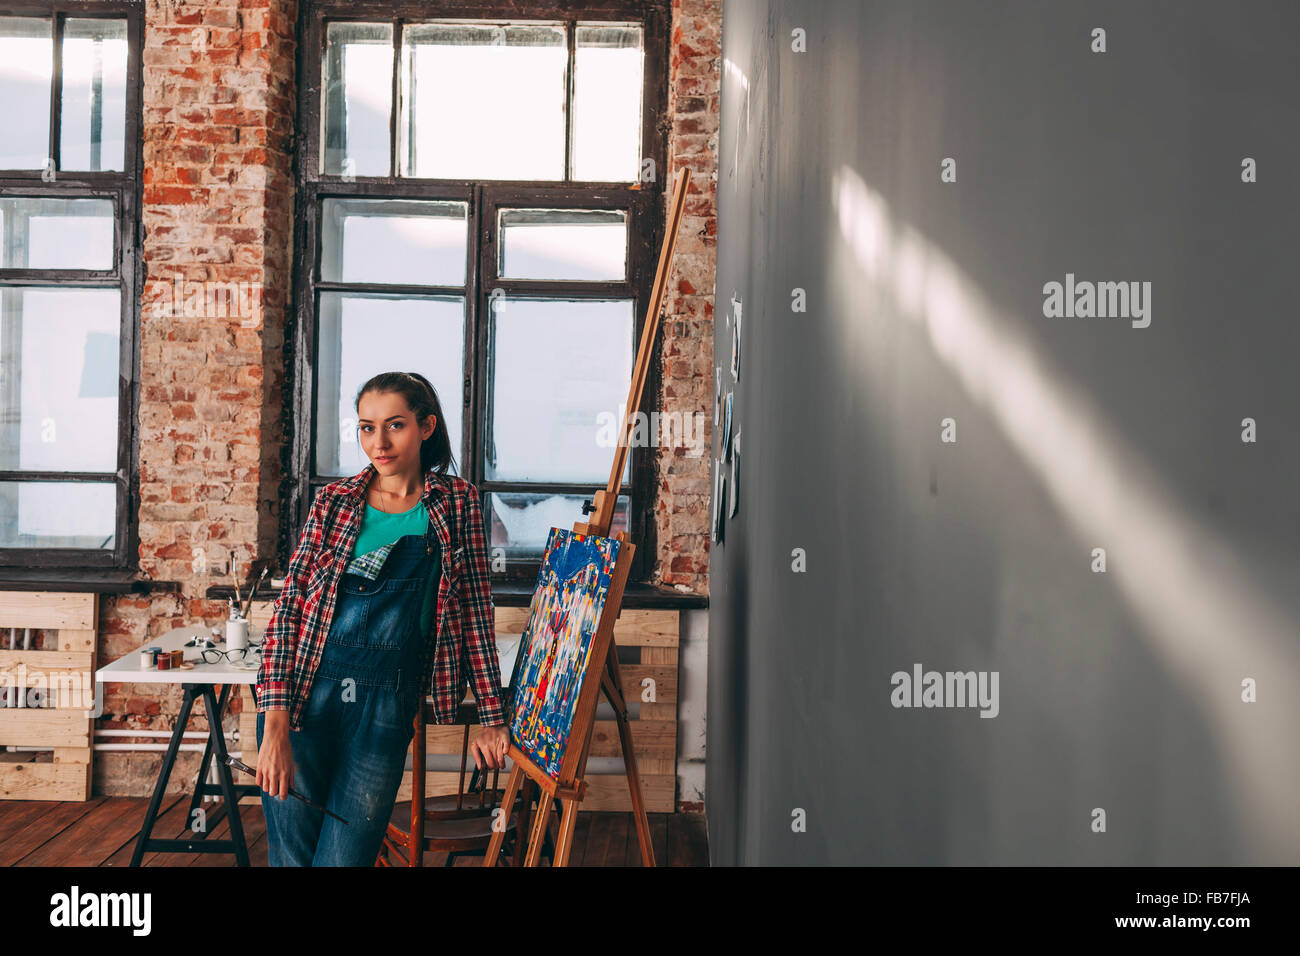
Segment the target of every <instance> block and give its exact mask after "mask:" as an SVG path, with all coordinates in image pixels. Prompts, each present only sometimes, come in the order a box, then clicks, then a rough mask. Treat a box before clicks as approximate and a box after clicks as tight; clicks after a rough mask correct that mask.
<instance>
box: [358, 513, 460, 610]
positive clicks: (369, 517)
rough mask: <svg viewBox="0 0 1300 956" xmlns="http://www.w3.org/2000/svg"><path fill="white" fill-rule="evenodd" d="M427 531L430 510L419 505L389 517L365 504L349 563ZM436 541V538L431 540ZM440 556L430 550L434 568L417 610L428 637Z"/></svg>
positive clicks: (439, 570) (436, 599) (440, 576)
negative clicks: (421, 604)
mask: <svg viewBox="0 0 1300 956" xmlns="http://www.w3.org/2000/svg"><path fill="white" fill-rule="evenodd" d="M428 529H429V509H428V508H426V507H425V506H424V502H423V501H422V502H420V503H419V504H417V505H416V506H415V507H414V508H412V509H411V510H410V511H402V512H398V513H397V514H390V513H389V512H387V511H380V510H379V509H378V508H376V507H374V506H373V505H371V504H367V505H366V510H365V512H364V513H363V514H362V515H361V530H360V531H358V532H357V543H356V546H355V547H354V548H353V550H352V554H350V555H349V556H348V560H351V559H352V558H355V557H356V556H357V555H360V554H366V553H367V552H370V551H374V550H375V549H376V548H382V547H383V546H384V545H386V544H392V543H393V542H394V541H396V540H397V539H398V538H400V537H402V536H403V535H408V534H418V535H423V534H424V533H425V532H426V531H427V530H428ZM434 540H435V541H436V540H437V539H436V538H435V539H434ZM441 572H442V554H441V552H439V550H438V549H437V548H436V547H435V548H434V550H433V569H432V570H431V572H430V574H429V583H428V585H427V586H426V587H425V589H424V605H423V606H422V607H421V609H420V632H421V633H422V634H428V633H429V631H430V629H431V627H432V626H433V612H434V608H435V606H436V605H437V602H438V584H439V582H440V580H441V578H442V574H441Z"/></svg>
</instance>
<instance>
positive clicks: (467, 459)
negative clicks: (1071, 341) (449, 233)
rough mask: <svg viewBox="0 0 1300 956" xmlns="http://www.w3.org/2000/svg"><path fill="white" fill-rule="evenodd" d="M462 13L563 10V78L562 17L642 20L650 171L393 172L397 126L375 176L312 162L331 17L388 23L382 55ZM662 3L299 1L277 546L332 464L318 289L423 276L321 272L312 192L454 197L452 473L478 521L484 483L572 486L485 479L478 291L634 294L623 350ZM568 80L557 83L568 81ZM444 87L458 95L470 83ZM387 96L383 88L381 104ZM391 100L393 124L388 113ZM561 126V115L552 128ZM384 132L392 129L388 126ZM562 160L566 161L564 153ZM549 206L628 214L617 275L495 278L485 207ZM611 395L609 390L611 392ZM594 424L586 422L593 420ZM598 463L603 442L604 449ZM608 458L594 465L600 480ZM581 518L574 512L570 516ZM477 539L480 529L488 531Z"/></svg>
mask: <svg viewBox="0 0 1300 956" xmlns="http://www.w3.org/2000/svg"><path fill="white" fill-rule="evenodd" d="M449 18H458V19H473V20H485V21H489V22H512V23H517V22H527V21H533V20H544V21H564V22H565V24H566V32H567V37H568V56H569V65H570V66H569V75H570V77H572V64H573V57H574V36H575V26H576V24H578V23H590V22H594V21H602V20H604V21H610V22H621V23H629V22H637V23H639V24H640V25H641V26H642V28H643V30H644V34H643V38H644V39H643V44H644V45H643V49H644V73H643V83H642V129H641V150H640V152H641V158H642V162H644V161H645V160H647V159H649V160H651V161H652V162H653V168H654V170H655V171H656V175H655V178H654V181H652V182H643V183H627V184H620V183H588V182H583V181H574V180H567V179H566V180H558V181H555V182H553V183H552V182H549V181H548V182H530V181H519V180H484V181H457V180H446V179H417V178H413V177H408V176H397V175H396V172H397V170H396V155H397V150H398V148H399V147H398V142H397V136H396V135H392V136H391V140H390V144H389V146H390V150H391V157H392V159H391V162H390V169H389V175H388V176H360V175H357V176H343V175H331V174H326V173H321V172H320V168H321V162H320V151H321V142H320V140H321V136H322V133H321V112H322V102H321V90H322V88H323V85H322V78H321V69H322V61H323V58H324V52H325V35H326V27H327V24H328V23H330V22H333V21H353V22H372V23H373V22H391V23H392V24H393V25H394V30H393V47H394V57H395V58H396V57H398V56H399V55H400V48H401V29H402V27H403V26H404V25H405V24H408V23H418V22H427V21H430V20H437V19H449ZM668 20H669V9H668V0H652V2H644V0H605V2H595V3H573V2H539V3H530V4H528V5H526V6H525V5H520V4H517V3H509V2H498V3H485V2H454V0H453V2H443V3H437V4H429V3H411V2H398V3H391V2H374V0H359V2H350V3H348V2H335V0H329V2H311V0H304V3H303V4H302V8H301V10H300V15H299V29H298V35H299V38H300V43H299V47H298V78H299V82H298V114H297V120H296V128H297V143H298V150H297V153H296V156H295V184H296V194H295V195H296V203H295V212H294V304H293V308H292V317H291V323H292V325H293V328H292V330H290V332H289V334H287V335H286V342H288V343H290V345H291V348H292V350H293V351H292V375H291V380H292V393H293V394H292V405H291V411H292V416H291V426H290V427H291V429H292V438H291V440H290V448H289V458H290V474H291V482H290V489H289V494H288V506H287V510H286V513H287V515H288V516H289V519H290V520H289V521H286V522H282V529H281V530H282V539H281V542H280V553H281V555H282V556H287V555H288V554H289V553H290V552H291V551H292V548H293V543H294V542H295V541H296V540H297V537H298V535H299V534H301V529H302V527H303V525H304V524H305V522H306V517H307V513H308V511H309V509H310V506H311V501H312V498H313V497H314V495H315V493H316V491H317V490H319V488H321V487H323V486H324V485H326V484H329V483H330V482H332V481H335V480H337V478H338V476H337V475H319V474H317V473H316V471H315V462H316V447H315V444H316V420H315V419H316V409H317V384H318V382H317V375H316V371H317V337H318V329H317V305H318V301H319V297H320V294H321V293H322V292H331V291H341V290H343V289H346V290H348V291H382V292H398V293H400V292H402V291H403V290H404V289H405V290H407V291H412V292H417V291H418V292H419V293H421V294H424V293H428V292H429V291H430V289H431V288H432V287H403V286H367V285H358V284H356V283H348V284H346V286H344V285H343V284H342V283H334V282H322V281H321V280H320V278H319V263H320V261H321V223H320V212H321V209H322V203H323V201H324V200H326V199H331V198H358V197H370V198H391V199H404V198H409V199H425V200H442V201H458V202H463V203H466V204H467V206H468V226H469V233H468V234H469V236H470V239H471V241H470V242H469V243H468V248H467V259H468V261H467V263H466V285H465V296H466V312H467V320H466V322H465V329H464V356H465V370H464V372H465V374H464V381H463V383H462V384H463V390H462V394H461V395H459V396H456V395H445V394H444V395H440V398H441V399H442V403H443V411H444V414H446V415H452V414H455V408H456V404H455V403H456V401H457V400H459V401H460V404H461V408H460V413H461V416H462V436H463V441H462V447H461V448H457V449H454V454H455V456H456V461H457V465H458V466H459V474H460V475H461V476H462V477H464V478H466V479H467V480H469V481H471V482H472V483H473V484H475V485H476V486H477V487H478V488H479V490H480V492H481V494H482V497H483V502H484V519H485V521H487V522H488V523H489V528H490V523H491V520H492V518H491V514H490V502H491V500H492V499H491V494H492V493H493V492H506V493H509V492H511V491H524V492H529V493H540V494H547V493H567V494H574V493H576V492H575V490H574V488H573V486H572V484H571V483H562V484H561V483H540V482H507V481H497V480H491V481H488V480H485V478H484V447H485V443H486V440H487V430H488V420H487V412H488V409H489V402H490V396H489V394H488V392H489V389H490V385H491V381H490V375H489V372H488V368H489V365H490V363H491V356H490V355H489V354H488V348H487V346H488V331H489V311H488V310H489V301H490V297H491V296H492V294H493V292H494V291H496V290H500V292H498V293H497V294H498V295H500V294H502V293H506V294H510V293H519V294H529V293H538V294H542V295H545V296H547V297H566V298H567V297H573V298H596V299H599V298H602V297H605V298H608V297H609V296H611V295H618V296H623V297H626V298H630V299H632V300H633V301H634V307H633V308H634V321H633V328H632V340H631V342H630V343H629V348H630V350H631V354H632V356H633V360H635V353H636V348H637V345H638V343H639V341H640V336H641V330H642V326H643V322H644V320H645V315H644V312H645V309H646V307H647V304H648V303H649V301H650V293H651V288H652V285H653V281H654V272H655V269H656V266H657V257H658V248H659V245H660V243H661V239H662V235H663V229H664V211H663V201H664V199H663V197H664V190H665V180H666V170H667V142H666V134H667V117H666V113H667V52H668V34H667V30H668ZM570 85H571V82H570ZM456 95H462V96H472V95H473V89H472V87H467V88H466V89H463V90H459V91H457V93H456ZM395 102H396V93H395V95H394V103H395ZM396 112H397V111H396V108H395V107H394V108H393V114H394V117H393V123H394V124H395V123H396V115H395V114H396ZM567 126H569V124H566V127H567ZM395 133H396V130H395V129H394V130H393V134H395ZM565 136H566V146H565V149H566V158H567V154H568V152H569V150H570V149H571V146H570V144H569V139H570V137H571V128H569V129H566V133H565ZM566 168H567V164H566ZM516 206H521V207H534V206H542V207H545V206H551V207H558V208H565V209H615V210H622V211H624V212H626V215H627V217H628V250H627V254H628V260H627V275H626V278H625V279H624V280H623V281H617V282H565V281H555V280H543V281H537V280H521V279H502V278H500V277H498V275H497V268H496V264H497V251H498V244H499V243H498V236H497V223H498V216H497V211H498V210H499V209H501V208H504V207H516ZM659 381H660V371H659V368H658V363H651V372H650V376H649V380H648V382H647V388H646V389H645V392H644V396H645V397H644V398H643V401H642V408H643V409H645V408H646V406H647V405H648V404H649V402H650V401H651V396H654V395H656V394H658V391H659V387H658V386H659ZM620 401H621V398H620ZM593 430H594V428H593ZM654 452H655V449H654V448H645V447H633V448H631V449H629V457H630V461H631V483H630V486H629V484H627V483H626V482H625V483H624V484H623V486H622V488H621V489H620V501H622V500H624V498H625V497H626V499H627V501H628V503H629V508H628V514H627V521H628V531H629V534H630V535H631V536H632V537H633V539H634V540H637V541H645V540H646V532H647V531H648V530H652V529H653V498H654V491H655V481H654V474H653V472H654ZM609 454H610V466H612V464H613V456H614V449H613V448H610V449H609ZM607 473H608V468H607V469H606V478H607ZM606 478H602V479H601V480H600V482H599V483H593V484H591V485H590V486H586V490H585V492H584V493H585V494H586V496H587V497H588V498H590V496H591V493H593V492H595V491H596V490H598V488H603V487H604V482H605V480H606ZM582 518H583V516H582V515H581V513H579V512H578V511H577V509H575V514H574V521H580V520H582ZM489 540H490V538H489ZM652 550H653V549H652V548H647V547H641V548H638V549H637V553H636V559H635V561H634V564H633V567H632V569H631V578H632V580H643V579H644V578H645V577H646V576H647V574H648V572H649V570H650V568H651V560H652V558H653V555H652V554H651V553H650V552H651V551H652ZM504 566H505V570H504V572H502V571H499V570H495V569H494V571H493V575H492V577H493V581H494V582H498V583H501V582H510V581H524V582H528V583H531V582H532V581H534V580H535V579H536V576H537V573H538V568H539V559H538V558H526V557H512V556H510V555H508V554H507V556H506V559H505V561H504Z"/></svg>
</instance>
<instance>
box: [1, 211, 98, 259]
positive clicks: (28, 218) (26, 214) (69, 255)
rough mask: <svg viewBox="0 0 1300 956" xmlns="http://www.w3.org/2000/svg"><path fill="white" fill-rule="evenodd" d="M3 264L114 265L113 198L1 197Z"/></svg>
mask: <svg viewBox="0 0 1300 956" xmlns="http://www.w3.org/2000/svg"><path fill="white" fill-rule="evenodd" d="M0 237H2V238H0V268H3V269H111V268H113V201H112V200H111V199H36V198H28V197H18V196H13V197H3V198H0Z"/></svg>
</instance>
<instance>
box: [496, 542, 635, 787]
mask: <svg viewBox="0 0 1300 956" xmlns="http://www.w3.org/2000/svg"><path fill="white" fill-rule="evenodd" d="M618 548H619V541H618V539H616V538H602V537H599V536H597V535H590V534H578V533H577V532H574V531H565V530H564V529H563V528H552V529H551V534H550V537H548V538H547V539H546V550H545V551H544V552H543V554H542V566H541V570H540V571H539V573H538V575H537V587H536V588H535V589H534V590H533V602H532V606H531V608H530V609H529V612H528V623H527V624H526V625H525V626H524V636H523V641H522V642H521V643H520V646H519V656H518V657H516V658H515V666H514V671H513V673H512V674H511V677H510V739H511V741H512V742H513V743H514V744H515V746H517V747H518V748H519V749H520V750H522V751H523V752H524V753H525V754H527V755H528V756H529V758H530V759H531V760H532V761H533V762H534V763H535V764H537V766H538V767H540V768H541V769H542V770H543V771H545V772H546V773H547V774H549V775H550V776H551V778H552V779H555V780H558V779H559V775H560V764H561V763H562V762H563V759H564V752H565V748H566V747H567V746H568V742H569V731H570V728H571V727H572V725H573V717H574V714H575V713H576V711H577V707H578V697H579V695H580V694H581V691H582V678H583V675H584V674H585V673H586V670H587V664H588V662H589V660H590V657H591V648H592V643H593V640H594V638H595V636H596V629H597V627H598V625H599V624H600V615H601V611H602V610H604V607H605V598H606V596H607V595H608V594H609V583H610V578H611V576H612V574H613V572H614V565H615V564H616V562H617V560H618ZM603 665H604V662H603V661H598V662H597V665H596V666H598V667H600V666H603ZM599 678H600V672H599V671H597V672H596V674H595V675H594V679H597V680H599Z"/></svg>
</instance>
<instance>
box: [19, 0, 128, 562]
mask: <svg viewBox="0 0 1300 956" xmlns="http://www.w3.org/2000/svg"><path fill="white" fill-rule="evenodd" d="M12 9H13V11H14V12H13V13H11V12H9V10H8V9H6V8H5V7H3V6H0V103H3V104H4V115H5V124H4V125H5V130H4V135H3V136H0V410H3V420H2V422H0V563H3V564H5V565H23V566H29V567H30V566H44V567H56V566H63V567H125V566H127V564H128V559H129V557H130V556H131V555H132V554H133V552H134V547H133V541H131V540H128V537H129V536H131V535H133V534H134V523H133V522H131V521H129V501H130V497H129V495H130V476H131V475H132V474H133V473H134V468H133V448H134V429H133V427H132V421H133V419H134V414H133V399H132V383H133V381H134V380H135V375H134V354H135V339H136V332H135V326H136V321H137V318H136V317H137V302H138V301H139V297H140V296H139V288H138V282H137V277H138V269H139V266H138V251H137V248H136V243H135V241H134V239H135V236H136V232H137V222H138V220H139V211H138V210H139V188H138V185H137V184H138V182H139V179H140V176H139V168H140V158H139V139H140V137H139V117H140V46H141V33H142V29H143V25H142V21H141V8H140V5H139V4H138V3H129V2H116V3H115V2H107V0H106V2H101V3H94V4H87V3H68V4H59V3H53V4H45V5H42V4H40V3H31V2H25V3H24V4H23V5H22V7H21V8H18V7H15V8H12ZM19 14H21V15H19Z"/></svg>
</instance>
